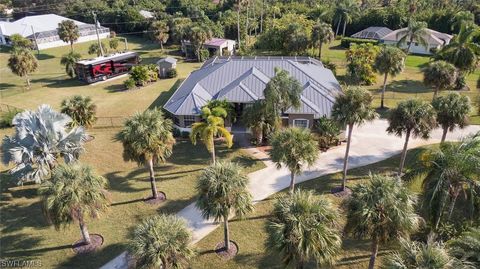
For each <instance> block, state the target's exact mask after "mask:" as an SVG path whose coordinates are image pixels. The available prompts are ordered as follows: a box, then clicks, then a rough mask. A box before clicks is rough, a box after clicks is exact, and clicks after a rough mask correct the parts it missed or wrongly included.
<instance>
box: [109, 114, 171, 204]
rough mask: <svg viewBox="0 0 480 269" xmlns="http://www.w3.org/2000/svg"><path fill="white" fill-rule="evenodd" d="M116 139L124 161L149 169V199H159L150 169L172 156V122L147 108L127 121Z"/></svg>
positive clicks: (153, 175)
mask: <svg viewBox="0 0 480 269" xmlns="http://www.w3.org/2000/svg"><path fill="white" fill-rule="evenodd" d="M117 139H118V140H120V141H121V142H122V144H123V158H124V159H125V160H126V161H134V162H136V163H137V164H138V165H142V164H143V165H146V166H147V167H148V170H149V173H150V186H151V189H152V199H155V200H156V199H159V198H160V197H159V196H158V192H157V186H156V182H155V171H154V170H153V167H154V165H156V164H158V163H161V162H165V160H166V159H167V158H168V157H170V155H172V148H173V144H174V143H175V139H174V138H173V135H172V121H170V120H169V119H165V118H164V117H163V113H162V111H160V110H159V109H156V108H155V109H148V110H145V111H144V112H142V113H136V114H135V115H133V116H132V117H131V118H129V119H127V120H126V121H125V124H124V126H123V129H122V130H121V131H120V132H119V133H118V135H117Z"/></svg>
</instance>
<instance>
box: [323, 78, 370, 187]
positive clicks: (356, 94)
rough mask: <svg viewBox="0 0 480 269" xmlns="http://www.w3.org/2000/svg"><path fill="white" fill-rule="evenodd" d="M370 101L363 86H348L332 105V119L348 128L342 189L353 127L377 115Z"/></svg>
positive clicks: (343, 182) (344, 184)
mask: <svg viewBox="0 0 480 269" xmlns="http://www.w3.org/2000/svg"><path fill="white" fill-rule="evenodd" d="M372 101H373V98H372V95H371V94H370V93H369V92H368V91H367V90H365V89H364V88H360V87H349V88H347V89H345V91H344V94H342V95H339V96H337V98H336V99H335V104H334V105H333V107H332V119H333V120H335V121H337V122H338V123H339V124H340V125H341V126H346V127H347V128H348V136H347V147H346V149H345V158H344V160H343V178H342V191H345V190H346V184H347V170H348V154H349V152H350V144H351V141H352V132H353V127H354V126H355V125H357V126H359V125H362V124H363V123H365V122H367V121H372V120H374V119H375V118H376V117H377V113H375V110H374V109H373V108H372Z"/></svg>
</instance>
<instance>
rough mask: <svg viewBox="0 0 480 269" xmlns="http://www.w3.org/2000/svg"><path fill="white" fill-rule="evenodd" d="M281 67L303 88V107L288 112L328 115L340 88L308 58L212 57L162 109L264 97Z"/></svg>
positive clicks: (193, 110)
mask: <svg viewBox="0 0 480 269" xmlns="http://www.w3.org/2000/svg"><path fill="white" fill-rule="evenodd" d="M275 68H281V69H283V70H285V71H287V72H288V73H289V74H290V75H291V76H293V77H294V78H296V79H297V80H298V81H299V82H300V85H302V87H303V92H302V95H301V100H302V106H301V108H300V109H299V110H294V109H292V108H290V109H288V110H287V111H286V112H287V113H292V114H293V113H296V114H314V115H315V117H321V116H323V115H326V116H330V111H331V108H332V106H333V103H334V101H335V97H336V96H337V95H338V94H340V93H341V87H340V85H339V83H338V81H337V79H336V78H335V76H334V75H333V73H332V72H331V71H330V70H329V69H327V68H325V67H324V66H323V64H322V63H321V62H320V61H318V60H315V59H313V58H309V57H215V58H211V59H209V60H208V61H206V62H205V63H204V64H203V65H202V67H201V68H200V69H198V70H196V71H194V72H192V73H191V74H190V75H189V76H188V78H187V79H185V80H184V81H183V83H182V84H181V85H180V87H179V88H178V89H177V90H176V91H175V93H174V94H173V95H172V97H170V99H169V100H168V101H167V103H166V104H165V106H164V108H165V109H166V110H167V111H169V112H171V113H172V114H175V115H199V114H200V112H201V108H202V106H203V105H205V104H206V103H207V102H208V101H209V100H212V99H218V100H223V99H226V100H228V101H229V102H232V103H250V102H253V101H255V100H258V99H263V98H264V95H263V91H264V89H265V87H266V85H267V83H268V82H269V81H270V79H271V78H272V77H273V76H274V75H275Z"/></svg>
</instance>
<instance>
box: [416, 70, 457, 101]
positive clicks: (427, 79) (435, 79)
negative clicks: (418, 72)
mask: <svg viewBox="0 0 480 269" xmlns="http://www.w3.org/2000/svg"><path fill="white" fill-rule="evenodd" d="M456 80H457V70H456V69H455V66H453V65H452V64H450V63H447V62H445V61H435V62H431V63H429V64H428V66H427V67H426V68H424V69H423V83H424V84H425V85H427V86H431V87H433V88H434V89H435V90H434V92H433V98H435V97H437V94H438V92H439V91H441V90H446V89H448V88H450V87H452V86H453V85H454V83H455V81H456Z"/></svg>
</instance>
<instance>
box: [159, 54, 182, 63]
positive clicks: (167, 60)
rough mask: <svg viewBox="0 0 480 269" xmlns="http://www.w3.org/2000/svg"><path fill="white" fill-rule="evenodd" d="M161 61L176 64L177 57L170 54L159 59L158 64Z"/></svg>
mask: <svg viewBox="0 0 480 269" xmlns="http://www.w3.org/2000/svg"><path fill="white" fill-rule="evenodd" d="M161 62H167V63H171V64H174V63H176V62H177V59H175V58H173V57H170V56H168V57H165V58H162V59H160V60H158V61H157V64H158V63H161Z"/></svg>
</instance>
